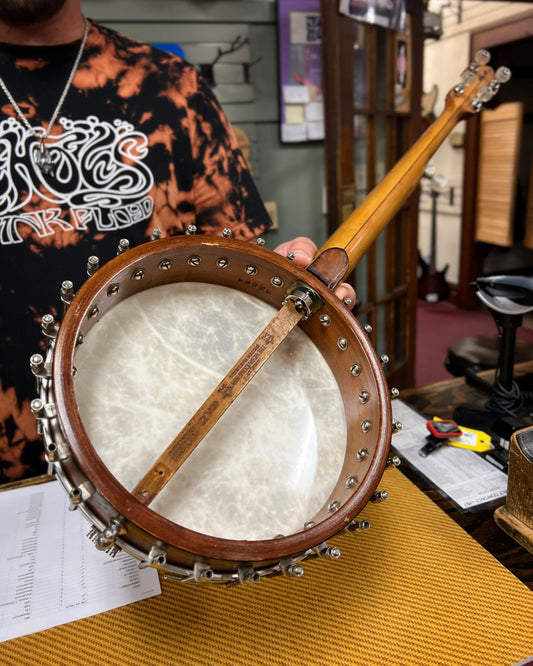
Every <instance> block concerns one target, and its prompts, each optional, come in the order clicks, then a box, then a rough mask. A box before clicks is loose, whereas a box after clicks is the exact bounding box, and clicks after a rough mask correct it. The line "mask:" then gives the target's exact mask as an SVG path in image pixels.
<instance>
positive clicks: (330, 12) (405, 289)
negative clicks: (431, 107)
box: [321, 0, 423, 387]
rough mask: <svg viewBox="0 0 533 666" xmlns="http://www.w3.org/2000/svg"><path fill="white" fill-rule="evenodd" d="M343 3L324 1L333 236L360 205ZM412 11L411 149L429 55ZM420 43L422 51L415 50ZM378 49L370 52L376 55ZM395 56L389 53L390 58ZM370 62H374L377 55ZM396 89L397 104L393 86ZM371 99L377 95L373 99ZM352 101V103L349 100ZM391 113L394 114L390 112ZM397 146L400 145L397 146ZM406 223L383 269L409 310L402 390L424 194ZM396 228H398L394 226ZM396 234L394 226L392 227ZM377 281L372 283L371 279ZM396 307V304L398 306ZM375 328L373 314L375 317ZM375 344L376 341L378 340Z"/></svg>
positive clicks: (419, 15) (390, 325)
mask: <svg viewBox="0 0 533 666" xmlns="http://www.w3.org/2000/svg"><path fill="white" fill-rule="evenodd" d="M337 5H338V3H337V2H331V0H321V16H322V37H323V39H322V57H323V65H324V67H323V74H324V79H323V87H324V99H325V127H326V141H325V145H324V148H325V161H326V188H327V205H328V235H331V234H332V233H333V232H334V231H335V230H336V229H337V228H338V226H339V225H340V224H341V223H342V221H343V220H344V219H346V217H347V216H348V215H347V214H349V213H350V212H351V210H353V208H354V207H355V205H356V200H357V194H356V187H355V160H354V152H353V131H354V129H353V115H354V104H353V99H354V83H353V67H352V66H351V65H352V63H353V20H352V19H351V18H349V17H346V16H343V15H341V14H339V12H338V6H337ZM406 9H407V11H408V12H409V14H410V16H411V32H412V35H413V38H412V45H413V46H412V49H413V51H412V55H411V68H412V69H411V109H410V112H409V113H408V114H407V116H408V118H409V130H408V134H409V136H408V137H407V143H408V145H407V147H410V145H412V143H414V141H415V140H416V139H417V138H418V137H419V135H420V134H421V131H422V119H421V95H422V66H423V65H422V53H423V50H422V49H423V8H422V5H421V3H420V2H419V1H418V0H407V3H406ZM415 40H416V48H415V46H414V44H415ZM371 51H372V49H369V52H371ZM391 56H392V53H388V55H387V57H388V58H389V59H390V58H391ZM370 57H374V56H373V55H371V56H370ZM367 84H368V85H369V86H372V85H375V81H374V80H373V79H369V80H368V81H367ZM388 87H390V95H391V103H392V85H391V86H388ZM369 98H371V96H370V95H369ZM347 100H349V101H347ZM370 111H371V113H369V118H370V120H371V122H370V123H369V132H372V131H374V129H373V128H374V126H375V118H376V117H377V115H379V113H378V110H377V109H376V110H374V111H375V113H374V112H372V110H371V109H370ZM381 113H383V110H382V111H381ZM387 113H388V112H387ZM396 134H397V133H396V130H395V129H394V130H393V131H392V132H391V136H390V137H389V138H390V139H391V141H388V142H387V146H388V148H387V152H388V156H387V162H388V164H387V168H388V169H389V168H391V167H392V166H393V165H394V162H395V161H396V159H397V158H398V155H397V154H396V153H397V148H396V145H391V144H392V143H393V141H394V139H395V138H399V137H397V136H396ZM369 143H370V146H371V150H374V144H375V141H370V142H369ZM394 143H395V144H396V142H395V141H394ZM375 161H376V158H375V157H374V158H372V156H369V163H371V162H374V163H375ZM374 167H375V164H374V165H373V168H372V169H371V171H372V173H369V174H368V176H369V177H368V182H369V186H370V187H369V189H371V186H373V184H374V182H375V168H374ZM399 218H401V222H397V223H396V224H397V225H398V233H394V232H392V231H391V233H390V238H388V245H387V248H386V253H387V262H386V265H385V266H384V268H383V270H385V271H386V278H385V279H386V283H387V291H390V293H391V298H392V299H394V298H399V297H400V296H401V298H402V308H405V310H404V312H405V318H404V321H405V323H406V328H407V330H406V332H405V340H406V344H405V347H406V348H405V360H404V361H401V362H400V363H399V364H398V365H397V367H394V368H391V369H390V371H389V372H388V379H389V381H390V382H391V383H392V384H393V385H397V386H400V387H405V386H412V385H413V383H414V374H415V349H416V302H417V288H416V267H417V232H418V192H415V194H414V195H413V196H412V197H411V198H410V199H409V201H408V202H407V203H406V204H405V206H404V208H403V209H402V211H401V212H400V213H399ZM393 224H394V223H393ZM391 229H392V225H391ZM395 244H401V248H402V250H401V255H402V256H401V259H402V263H403V264H404V272H405V275H406V279H405V284H404V285H403V286H402V288H401V290H402V294H399V292H398V290H395V289H394V288H391V287H390V285H391V284H393V283H394V278H395V273H394V271H395V266H394V258H395V251H394V249H395V248H393V247H392V245H395ZM374 255H375V250H374V248H371V249H370V250H369V252H368V254H367V256H368V261H369V267H370V272H372V271H374V275H375V270H376V269H377V267H376V266H375V257H374ZM370 282H372V280H370ZM370 300H371V301H372V302H373V306H374V307H376V306H377V305H379V304H378V303H376V300H375V294H374V296H372V294H370ZM394 302H396V301H394ZM388 314H389V316H388V320H387V331H386V334H387V344H388V345H389V348H393V347H394V344H393V343H394V336H395V327H394V321H393V319H394V315H393V313H392V306H391V307H390V308H389V309H388ZM368 316H370V323H372V318H371V317H372V313H371V312H370V313H369V315H368ZM372 335H373V334H372ZM373 341H374V342H375V338H374V337H373Z"/></svg>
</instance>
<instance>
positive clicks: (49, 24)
mask: <svg viewBox="0 0 533 666" xmlns="http://www.w3.org/2000/svg"><path fill="white" fill-rule="evenodd" d="M0 2H1V0H0ZM84 29H85V19H84V17H83V14H82V11H81V7H80V0H67V2H66V3H65V4H64V5H63V7H62V8H61V9H60V10H59V11H58V12H57V14H56V15H55V16H53V17H52V18H50V19H48V20H47V21H43V22H40V23H33V24H31V25H25V26H9V25H6V24H5V23H2V22H1V21H0V42H4V43H7V44H19V45H24V46H55V45H57V44H69V43H70V42H74V41H76V40H77V39H81V38H82V37H83V32H84Z"/></svg>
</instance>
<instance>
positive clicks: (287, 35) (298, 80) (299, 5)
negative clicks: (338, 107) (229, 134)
mask: <svg viewBox="0 0 533 666" xmlns="http://www.w3.org/2000/svg"><path fill="white" fill-rule="evenodd" d="M278 21H279V23H278V25H279V49H280V80H281V91H280V99H281V140H282V141H283V142H299V141H320V140H321V139H323V138H324V105H323V93H322V34H321V26H320V0H279V2H278Z"/></svg>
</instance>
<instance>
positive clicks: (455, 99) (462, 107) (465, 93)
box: [446, 49, 511, 117]
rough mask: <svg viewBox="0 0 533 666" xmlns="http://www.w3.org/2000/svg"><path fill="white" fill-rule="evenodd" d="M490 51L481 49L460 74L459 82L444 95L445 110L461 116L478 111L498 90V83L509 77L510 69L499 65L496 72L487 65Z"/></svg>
mask: <svg viewBox="0 0 533 666" xmlns="http://www.w3.org/2000/svg"><path fill="white" fill-rule="evenodd" d="M489 61H490V53H489V52H488V51H487V50H485V49H481V50H480V51H478V52H477V53H476V55H475V57H474V61H473V62H472V63H471V64H470V65H469V66H468V67H467V68H466V69H465V70H464V71H463V73H462V74H461V80H460V82H459V83H458V84H457V85H456V86H454V87H453V88H452V89H451V90H450V92H449V93H448V95H447V97H446V111H448V112H451V113H454V112H457V113H458V114H459V115H460V116H461V117H462V116H467V115H470V114H474V113H479V112H480V111H481V109H482V108H483V104H486V103H487V102H489V101H490V100H491V99H492V98H493V97H494V95H496V93H497V92H498V90H499V88H500V85H501V84H502V83H506V82H507V81H509V79H510V78H511V70H510V69H509V68H507V67H499V68H498V69H497V70H496V72H494V70H493V69H492V67H490V66H489V65H488V62H489Z"/></svg>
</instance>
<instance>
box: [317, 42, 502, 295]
mask: <svg viewBox="0 0 533 666" xmlns="http://www.w3.org/2000/svg"><path fill="white" fill-rule="evenodd" d="M489 58H490V55H489V54H488V52H487V51H479V52H478V53H477V54H476V59H475V61H474V62H473V63H472V64H471V65H470V66H469V67H468V68H467V69H466V70H465V71H464V72H463V74H462V75H461V82H460V83H459V84H458V85H457V86H455V87H454V88H452V89H451V90H450V91H449V92H448V94H447V96H446V104H445V108H444V111H443V112H442V114H441V115H440V116H439V117H438V118H437V119H436V120H435V121H434V122H433V124H432V125H430V126H429V127H428V129H427V130H426V131H425V132H424V134H422V136H421V137H420V138H419V139H418V140H417V141H416V142H415V143H414V144H413V146H412V147H411V148H410V149H409V150H408V151H407V152H406V153H405V155H404V156H403V157H402V158H401V159H400V161H399V162H397V164H396V165H395V166H394V167H393V168H392V169H391V171H389V172H388V174H387V175H386V176H385V177H384V178H383V180H381V181H380V183H379V184H378V185H377V186H376V187H375V188H374V189H373V190H372V191H371V192H370V194H369V195H368V196H367V198H366V199H365V200H364V201H363V202H362V203H361V204H360V205H359V206H358V207H357V208H356V210H354V211H353V213H351V215H350V216H349V217H348V218H347V219H346V220H345V221H344V222H343V224H342V225H341V226H340V227H339V228H338V229H337V231H335V232H334V233H333V234H332V235H331V236H330V238H329V239H328V240H327V241H326V243H325V244H324V245H323V246H322V247H321V248H320V250H319V251H318V253H317V257H316V258H315V261H314V262H313V264H311V266H310V267H309V270H310V271H311V272H312V273H314V274H315V275H316V276H317V277H319V278H321V279H323V281H324V282H326V283H327V284H328V285H329V286H330V287H334V286H335V285H336V284H337V283H338V282H340V281H341V280H342V279H343V278H344V277H345V276H346V275H347V274H348V273H349V272H350V271H352V270H353V269H354V268H355V266H356V264H357V263H358V262H359V260H360V259H361V258H362V257H363V255H364V254H365V253H366V252H367V250H368V249H369V248H370V246H371V245H372V244H373V243H374V241H375V240H376V238H377V237H378V236H379V234H380V233H381V231H382V230H383V229H384V228H385V227H386V226H387V224H388V223H389V222H390V221H391V219H392V218H393V217H394V215H395V214H396V213H397V212H398V210H399V208H400V207H401V205H402V204H403V202H404V201H405V200H406V199H407V198H408V197H409V195H410V194H411V193H412V192H413V191H414V189H415V187H416V186H417V184H418V181H419V180H420V179H421V178H422V176H423V174H424V169H425V168H426V165H427V163H428V161H429V159H430V158H431V156H432V155H433V154H434V153H435V151H436V150H437V148H438V147H439V146H440V145H441V144H442V143H443V141H444V140H445V139H446V137H447V136H448V134H449V133H450V132H451V130H452V129H453V127H454V126H455V125H456V124H457V123H458V122H459V121H460V120H463V119H464V118H466V117H468V116H470V115H472V114H475V113H477V112H479V111H480V109H481V107H482V105H483V103H484V102H487V101H489V100H490V99H491V98H492V97H493V96H494V95H495V94H496V92H497V91H498V89H499V87H500V83H504V82H505V81H507V80H509V78H510V75H511V73H510V71H509V70H508V69H507V68H506V67H500V68H499V69H498V70H497V72H496V74H495V73H494V71H493V70H492V68H491V67H489V66H486V63H487V62H488V60H489ZM326 250H329V252H328V255H329V256H328V260H327V262H326V261H325V260H322V261H321V260H320V256H321V255H322V253H324V252H325V251H326ZM339 250H341V252H339ZM331 261H334V263H336V264H337V270H336V271H335V269H334V268H333V267H331V266H330V267H329V268H328V270H327V271H326V265H327V263H329V262H331ZM323 272H326V273H327V276H326V275H323ZM332 275H335V277H334V278H332Z"/></svg>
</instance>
